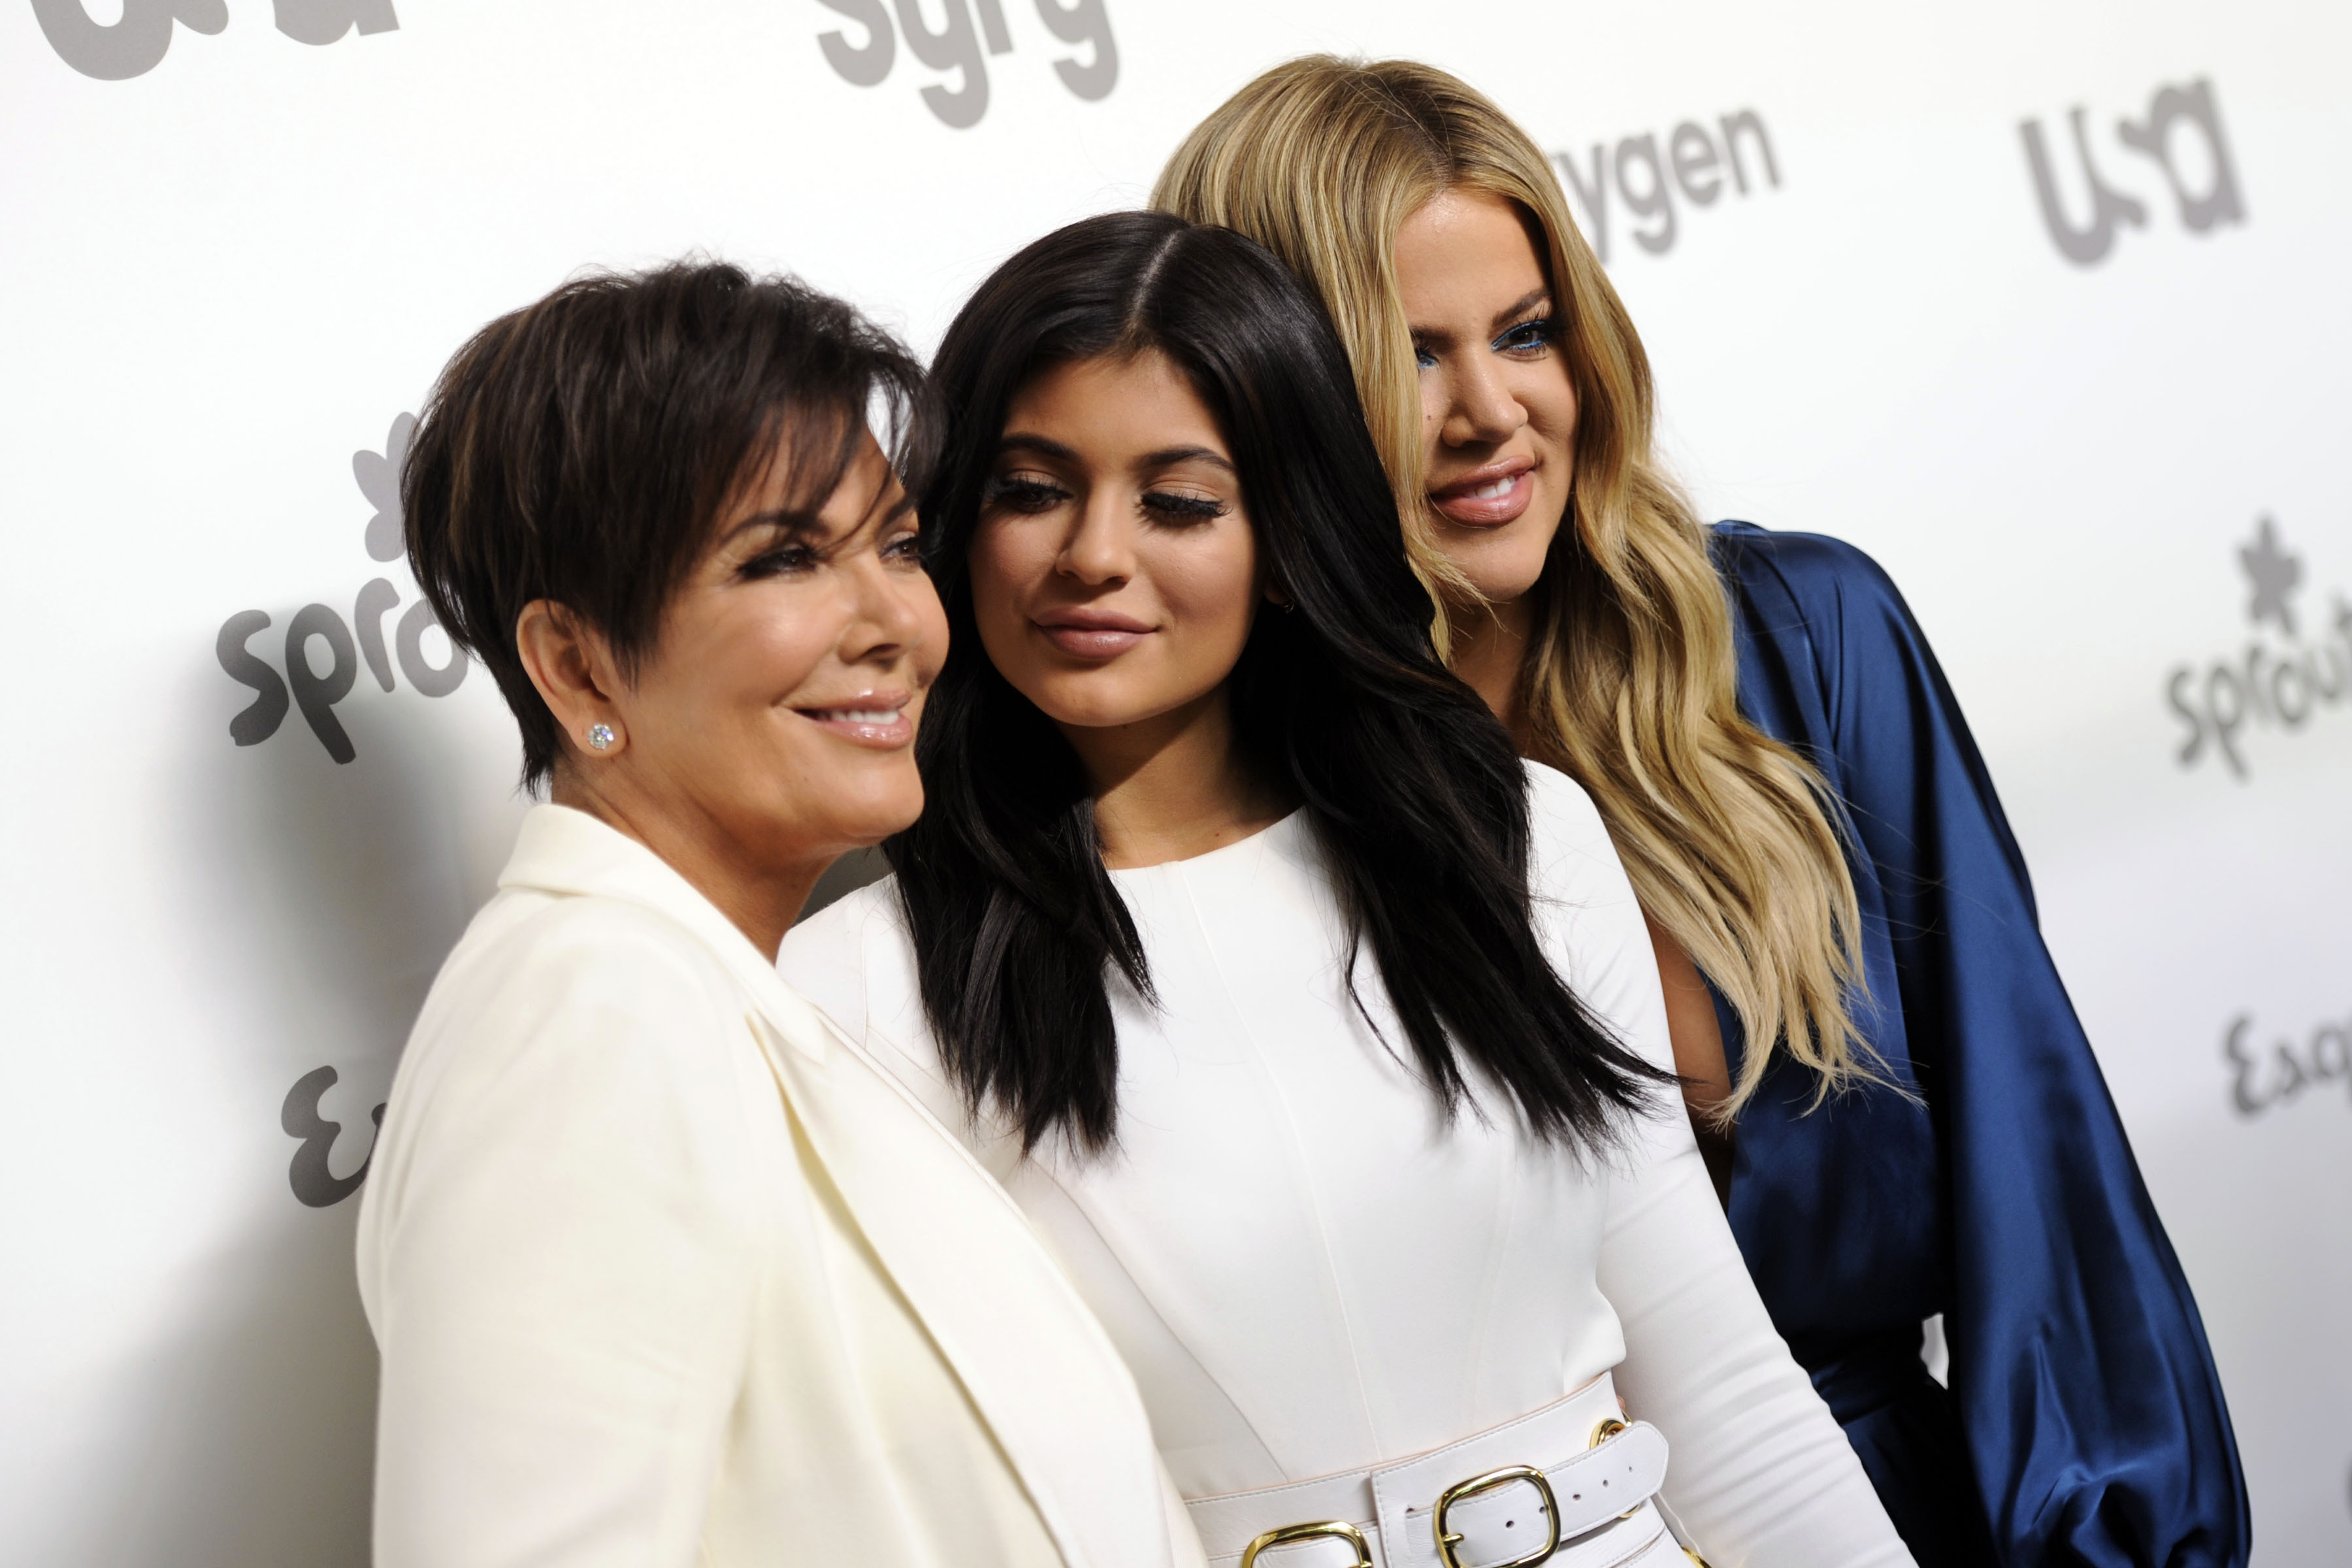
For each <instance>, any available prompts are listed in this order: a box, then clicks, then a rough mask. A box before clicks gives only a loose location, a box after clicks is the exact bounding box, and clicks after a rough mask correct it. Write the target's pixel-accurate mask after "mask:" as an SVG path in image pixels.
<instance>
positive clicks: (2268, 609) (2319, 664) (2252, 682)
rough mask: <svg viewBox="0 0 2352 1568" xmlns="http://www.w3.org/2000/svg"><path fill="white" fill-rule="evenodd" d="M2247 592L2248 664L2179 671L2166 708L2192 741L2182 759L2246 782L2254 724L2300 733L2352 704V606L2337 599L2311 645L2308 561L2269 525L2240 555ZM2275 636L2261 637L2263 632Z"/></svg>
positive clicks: (2265, 522) (2226, 661) (2231, 661)
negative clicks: (2319, 716) (2305, 615)
mask: <svg viewBox="0 0 2352 1568" xmlns="http://www.w3.org/2000/svg"><path fill="white" fill-rule="evenodd" d="M2238 564H2239V565H2240V566H2241V567H2242V569H2243V570H2244V572H2245V574H2246V582H2247V584H2248V588H2249V592H2248V594H2247V598H2246V619H2247V620H2248V621H2249V622H2250V623H2252V626H2254V628H2255V631H2256V634H2257V635H2256V637H2255V638H2252V639H2249V640H2248V642H2247V644H2246V649H2245V652H2244V654H2243V655H2242V656H2240V657H2238V658H2217V659H2214V660H2213V661H2212V662H2210V664H2207V665H2206V666H2205V667H2204V668H2201V669H2200V668H2198V667H2196V666H2194V665H2188V664H2184V665H2180V666H2178V667H2176V668H2174V669H2173V671H2172V673H2171V674H2170V675H2168V677H2166V679H2165V682H2164V697H2165V701H2166V702H2167V704H2168V705H2169V706H2170V708H2171V709H2172V711H2173V712H2174V714H2175V715H2177V716H2178V717H2179V720H2180V721H2181V723H2183V724H2184V725H2186V726H2187V727H2188V730H2189V735H2188V738H2187V739H2186V740H2184V741H2183V742H2181V743H2180V750H2179V752H2178V753H2176V755H2177V759H2178V761H2179V763H2180V765H2181V766H2182V767H2184V768H2193V767H2195V766H2196V765H2197V764H2198V763H2200V762H2202V761H2203V760H2204V759H2205V758H2206V757H2207V756H2209V755H2210V756H2218V757H2219V758H2221V763H2222V765H2223V766H2225V767H2227V768H2228V769H2229V770H2230V772H2231V773H2233V774H2234V775H2236V776H2237V777H2239V778H2241V779H2242V778H2244V777H2245V776H2246V757H2245V752H2244V751H2243V749H2242V741H2241V739H2240V735H2241V732H2242V731H2244V730H2245V729H2246V727H2247V726H2248V725H2249V724H2252V725H2257V726H2260V727H2261V728H2263V729H2279V730H2284V731H2287V732H2288V733H2290V734H2293V733H2294V732H2295V731H2300V730H2301V729H2302V728H2303V727H2304V726H2305V724H2308V723H2309V722H2311V721H2312V718H2313V717H2314V716H2315V714H2316V713H2317V712H2318V710H2320V709H2321V708H2324V707H2325V708H2334V707H2336V706H2338V705H2340V704H2341V703H2343V702H2344V700H2346V698H2347V696H2352V604H2347V602H2346V600H2345V598H2344V595H2342V594H2340V593H2339V594H2337V595H2335V597H2334V605H2333V607H2332V610H2331V613H2330V614H2329V616H2328V618H2327V619H2326V621H2325V622H2324V623H2323V624H2321V625H2320V626H2316V627H2315V628H2314V631H2315V634H2316V640H2315V641H2312V642H2308V643H2306V642H2305V641H2304V640H2303V637H2302V630H2303V627H2302V622H2301V621H2300V619H2299V618H2298V616H2296V614H2295V609H2294V592H2295V590H2296V589H2297V588H2298V587H2300V586H2301V585H2302V583H2303V561H2302V559H2301V558H2300V557H2299V556H2296V555H2294V554H2293V553H2291V552H2288V551H2286V550H2284V549H2283V548H2282V547H2281V546H2280V544H2279V538H2278V525H2277V524H2276V523H2275V522H2273V521H2272V520H2271V519H2269V518H2267V517H2265V518H2263V519H2262V520H2261V521H2260V522H2259V523H2258V524H2257V525H2256V527H2255V530H2254V537H2253V539H2252V542H2250V543H2248V544H2245V545H2243V546H2242V547H2241V548H2240V549H2239V551H2238ZM2265 626H2270V627H2273V628H2275V629H2274V631H2273V635H2272V636H2270V637H2262V636H2261V635H2260V634H2261V633H2262V631H2263V627H2265Z"/></svg>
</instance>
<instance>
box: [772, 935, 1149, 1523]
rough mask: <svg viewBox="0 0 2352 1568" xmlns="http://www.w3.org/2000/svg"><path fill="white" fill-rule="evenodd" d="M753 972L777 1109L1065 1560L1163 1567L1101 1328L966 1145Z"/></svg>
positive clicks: (1135, 1445) (1131, 1425) (1115, 1362)
mask: <svg viewBox="0 0 2352 1568" xmlns="http://www.w3.org/2000/svg"><path fill="white" fill-rule="evenodd" d="M748 945H749V944H746V946H747V949H748ZM767 983H768V984H767V987H766V988H764V989H763V990H760V991H754V992H753V995H754V996H755V997H757V998H758V999H759V1002H760V1005H761V1012H762V1013H764V1014H766V1015H767V1016H768V1020H769V1022H770V1024H771V1026H772V1034H773V1035H774V1036H776V1037H778V1038H775V1039H773V1040H772V1041H771V1042H770V1044H769V1050H768V1055H769V1059H770V1061H771V1062H772V1064H773V1065H774V1067H775V1069H776V1074H777V1077H778V1078H779V1079H781V1080H782V1083H783V1086H784V1091H785V1095H786V1098H787V1099H788V1100H790V1102H791V1104H792V1108H793V1113H794V1114H795V1115H796V1116H797V1117H798V1118H799V1120H800V1122H801V1126H802V1129H803V1131H804V1132H805V1133H806V1135H807V1137H808V1140H809V1142H810V1143H811V1144H812V1145H813V1146H814V1148H815V1150H816V1152H817V1157H818V1158H819V1159H820V1160H822V1161H823V1162H824V1168H825V1171H826V1173H827V1174H829V1175H830V1176H832V1177H833V1179H834V1182H835V1184H836V1185H837V1186H838V1187H839V1188H840V1191H841V1194H842V1196H843V1198H844V1200H845V1202H846V1203H847V1204H848V1205H849V1209H850V1212H851V1214H852V1215H855V1216H856V1220H857V1225H858V1228H859V1229H860V1230H861V1231H862V1232H863V1233H864V1234H865V1236H866V1241H867V1242H868V1244H869V1245H871V1246H872V1247H873V1248H874V1251H875V1253H876V1254H877V1256H878V1257H879V1258H881V1259H882V1264H883V1267H884V1268H886V1269H887V1270H888V1272H889V1274H890V1278H891V1279H892V1280H893V1281H894V1282H895V1283H896V1284H897V1285H898V1289H900V1291H902V1292H903V1293H904V1294H905V1296H906V1298H907V1300H908V1301H909V1302H910V1303H911V1304H912V1305H913V1307H914V1309H915V1311H916V1314H917V1315H918V1316H919V1317H920V1318H921V1319H922V1321H923V1325H924V1327H925V1328H926V1329H927V1330H928V1331H929V1333H930V1336H931V1339H932V1341H933V1342H934V1343H936V1344H937V1345H938V1346H939V1347H940V1353H941V1354H943V1355H945V1356H946V1357H947V1359H948V1363H949V1364H950V1365H951V1366H953V1367H954V1368H955V1371H956V1375H957V1376H958V1377H959V1378H961V1380H962V1382H963V1385H964V1388H965V1390H966V1391H967V1392H968V1393H969V1394H971V1399H972V1403H973V1404H974V1405H978V1406H979V1408H980V1412H981V1415H982V1417H983V1418H984V1419H986V1421H987V1422H988V1424H989V1426H990V1428H991V1430H992V1431H993V1432H994V1433H995V1435H996V1438H997V1441H998V1442H999V1443H1000V1444H1001V1445H1003V1449H1004V1453H1005V1457H1006V1458H1008V1459H1010V1460H1011V1461H1012V1463H1013V1469H1014V1470H1015V1471H1016V1472H1017V1473H1018V1474H1019V1475H1020V1477H1021V1479H1022V1483H1023V1485H1024V1487H1026V1488H1027V1489H1028V1492H1029V1495H1030V1497H1031V1499H1032V1500H1034V1502H1035V1503H1036V1505H1037V1510H1038V1512H1039V1514H1040V1515H1041V1516H1043V1518H1044V1519H1045V1527H1046V1529H1047V1530H1049V1531H1052V1532H1053V1536H1054V1539H1055V1543H1056V1544H1057V1545H1059V1546H1060V1547H1061V1549H1062V1554H1063V1556H1064V1557H1065V1558H1066V1560H1067V1561H1068V1563H1070V1564H1071V1568H1130V1565H1133V1568H1165V1565H1166V1564H1168V1563H1170V1562H1171V1551H1170V1544H1169V1540H1168V1521H1167V1517H1166V1514H1165V1511H1164V1500H1163V1498H1162V1495H1161V1489H1160V1472H1159V1468H1158V1449H1157V1448H1156V1447H1155V1446H1154V1444H1153V1441H1152V1436H1151V1424H1150V1417H1149V1416H1148V1415H1146V1414H1145V1413H1144V1409H1143V1399H1142V1395H1141V1394H1139V1393H1138V1392H1137V1390H1136V1387H1135V1380H1134V1378H1133V1376H1132V1375H1131V1374H1130V1373H1129V1372H1128V1370H1127V1363H1125V1362H1124V1361H1122V1360H1121V1359H1120V1358H1119V1354H1118V1350H1117V1349H1116V1347H1114V1346H1113V1345H1112V1344H1111V1342H1110V1338H1109V1336H1108V1334H1106V1333H1104V1332H1103V1330H1102V1326H1101V1325H1100V1324H1099V1323H1097V1321H1095V1317H1094V1314H1093V1313H1092V1312H1091V1311H1090V1310H1088V1309H1087V1306H1086V1303H1085V1302H1084V1301H1083V1300H1081V1299H1080V1298H1079V1296H1078V1294H1077V1292H1076V1290H1075V1289H1072V1288H1071V1286H1070V1283H1069V1281H1068V1280H1067V1279H1066V1278H1065V1277H1064V1276H1063V1274H1062V1271H1061V1269H1060V1268H1059V1266H1058V1265H1056V1264H1055V1262H1054V1260H1053V1258H1051V1257H1050V1256H1049V1255H1048V1254H1047V1253H1046V1251H1045V1245H1044V1243H1043V1242H1041V1241H1040V1240H1039V1239H1038V1238H1037V1234H1036V1232H1035V1231H1034V1230H1033V1229H1031V1228H1030V1226H1029V1221H1028V1217H1027V1216H1026V1215H1024V1214H1022V1212H1021V1210H1020V1208H1019V1207H1018V1206H1017V1205H1015V1204H1014V1203H1013V1200H1012V1198H1011V1197H1009V1196H1007V1195H1006V1194H1005V1192H1004V1189H1003V1188H1002V1187H1001V1186H999V1185H998V1184H996V1181H995V1178H993V1177H992V1176H991V1175H989V1174H988V1173H987V1172H986V1171H985V1170H983V1169H982V1167H981V1165H980V1163H979V1162H978V1161H976V1160H974V1159H973V1158H972V1157H971V1153H970V1152H969V1151H967V1150H966V1149H965V1148H964V1147H963V1145H962V1144H961V1143H959V1142H956V1141H955V1139H954V1137H953V1136H952V1135H951V1134H950V1133H949V1132H948V1131H946V1130H945V1129H944V1128H942V1127H940V1125H939V1123H938V1122H937V1121H934V1120H933V1119H932V1117H931V1115H930V1113H929V1111H927V1110H924V1109H923V1108H922V1107H921V1106H920V1105H919V1104H918V1103H917V1102H916V1100H914V1098H913V1097H912V1096H911V1095H909V1094H908V1092H907V1090H906V1089H903V1088H901V1087H900V1086H899V1084H898V1080H897V1079H893V1078H891V1077H890V1076H889V1074H888V1073H887V1072H885V1071H884V1070H883V1069H882V1068H879V1067H877V1066H876V1065H875V1064H874V1063H873V1062H871V1061H869V1060H867V1059H866V1054H865V1052H864V1051H862V1050H861V1049H859V1048H858V1047H856V1045H855V1044H853V1043H851V1042H850V1041H848V1040H846V1039H845V1038H843V1037H841V1036H840V1035H839V1034H838V1033H837V1032H836V1031H835V1030H834V1028H833V1027H832V1026H831V1025H830V1024H828V1023H827V1022H826V1021H825V1020H824V1016H823V1015H822V1014H819V1013H818V1012H817V1011H816V1010H815V1009H814V1007H811V1006H809V1005H807V1004H806V1003H804V1002H803V1001H801V999H800V998H799V997H798V996H796V995H794V994H793V992H792V991H791V989H790V988H789V987H787V986H786V985H785V984H784V983H783V982H782V980H781V979H779V978H777V976H776V974H775V972H774V971H773V970H772V969H771V970H769V971H768V972H767ZM811 1033H814V1035H816V1036H817V1037H820V1038H823V1039H824V1040H825V1041H826V1042H827V1043H828V1044H829V1045H830V1046H831V1047H832V1048H831V1049H830V1050H827V1051H825V1052H824V1054H823V1057H822V1059H821V1060H820V1058H819V1057H818V1054H817V1053H814V1052H811V1051H807V1050H804V1049H794V1048H793V1047H792V1044H791V1043H792V1042H796V1041H797V1039H798V1038H799V1037H802V1036H803V1035H806V1034H811Z"/></svg>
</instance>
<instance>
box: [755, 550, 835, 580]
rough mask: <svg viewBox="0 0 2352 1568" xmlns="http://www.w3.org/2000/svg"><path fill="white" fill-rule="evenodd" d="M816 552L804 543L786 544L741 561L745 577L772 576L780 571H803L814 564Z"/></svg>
mask: <svg viewBox="0 0 2352 1568" xmlns="http://www.w3.org/2000/svg"><path fill="white" fill-rule="evenodd" d="M816 558H817V552H815V551H814V550H812V549H810V548H809V547H808V546H807V545H805V544H787V545H784V546H783V547H782V548H781V549H777V550H770V551H766V552H762V553H761V554H758V555H754V556H753V557H751V560H749V561H746V562H745V563H743V566H742V575H744V576H745V577H751V578H758V577H773V576H775V575H776V574H779V573H782V572H799V571H804V570H806V569H807V568H808V567H811V566H814V564H816Z"/></svg>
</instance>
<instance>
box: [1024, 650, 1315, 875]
mask: <svg viewBox="0 0 2352 1568" xmlns="http://www.w3.org/2000/svg"><path fill="white" fill-rule="evenodd" d="M1061 730H1062V733H1063V734H1064V735H1065V736H1066V737H1067V738H1068V740H1069V742H1070V747H1071V749H1072V750H1073V751H1075V752H1077V753H1078V762H1079V763H1080V765H1081V766H1083V767H1084V768H1085V769H1086V770H1087V778H1088V779H1089V780H1090V781H1091V782H1092V784H1093V789H1094V797H1095V833H1096V835H1097V837H1098V838H1099V839H1100V841H1101V844H1102V855H1103V864H1104V865H1106V866H1108V867H1109V868H1111V869H1113V870H1115V871H1117V870H1129V869H1133V868H1138V867H1143V866H1160V865H1165V864H1166V863H1167V862H1169V861H1171V860H1189V859H1191V858H1192V857H1193V856H1195V855H1205V854H1207V853H1208V852H1209V851H1210V850H1212V849H1220V848H1223V847H1224V846H1226V845H1228V844H1235V843H1239V842H1240V841H1241V840H1242V839H1244V838H1247V837H1249V836H1250V835H1251V834H1253V833H1256V832H1259V831H1261V830H1263V829H1265V828H1266V827H1269V826H1272V825H1273V824H1275V823H1276V822H1278V821H1280V820H1281V819H1282V818H1283V816H1286V814H1287V813H1288V812H1289V810H1290V808H1291V805H1292V802H1290V801H1289V800H1288V799H1286V797H1285V796H1284V795H1283V792H1282V791H1280V790H1279V789H1276V788H1275V787H1273V786H1271V785H1270V784H1267V783H1266V781H1265V780H1264V779H1262V778H1261V777H1259V776H1258V774H1257V773H1256V771H1255V769H1253V768H1251V767H1250V766H1249V765H1248V763H1247V761H1246V759H1244V757H1243V755H1242V752H1241V748H1240V745H1239V742H1238V740H1237V738H1236V737H1235V735H1234V713H1233V704H1232V702H1231V701H1230V700H1229V699H1228V697H1227V695H1226V690H1225V688H1223V687H1222V686H1220V687H1218V688H1217V689H1215V690H1214V691H1212V692H1210V693H1209V694H1208V695H1207V696H1205V697H1202V698H1200V699H1198V700H1194V701H1192V702H1188V703H1186V704H1185V705H1184V706H1183V707H1181V708H1179V709H1175V710H1172V711H1170V712H1167V713H1162V714H1160V715H1158V716H1156V717H1154V718H1151V719H1147V720H1144V721H1140V722H1139V723H1134V724H1119V725H1115V726H1111V727H1109V728H1106V729H1089V728H1085V727H1082V726H1079V725H1075V724H1065V725H1063V726H1061Z"/></svg>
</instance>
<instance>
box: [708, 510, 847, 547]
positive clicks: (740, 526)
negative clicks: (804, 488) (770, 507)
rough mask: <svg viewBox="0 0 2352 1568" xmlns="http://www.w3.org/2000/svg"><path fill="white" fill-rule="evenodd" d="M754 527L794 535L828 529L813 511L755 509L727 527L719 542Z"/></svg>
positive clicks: (815, 532)
mask: <svg viewBox="0 0 2352 1568" xmlns="http://www.w3.org/2000/svg"><path fill="white" fill-rule="evenodd" d="M755 528H769V529H773V530H775V531H777V532H779V533H784V534H795V535H806V534H813V533H814V534H820V535H821V534H824V533H825V532H827V531H828V530H827V529H826V528H825V526H824V521H823V520H822V519H820V518H819V517H818V516H817V515H816V514H815V513H814V512H809V511H788V510H780V511H757V512H753V513H752V514H751V516H750V517H747V518H745V519H744V520H743V521H740V522H739V523H737V524H736V525H735V526H734V527H732V528H730V529H729V530H728V531H727V532H726V534H725V536H724V537H723V538H722V539H721V540H720V541H719V542H721V543H728V542H732V541H734V540H735V539H738V538H740V536H742V535H743V534H746V533H749V532H750V531H751V530H753V529H755Z"/></svg>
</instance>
